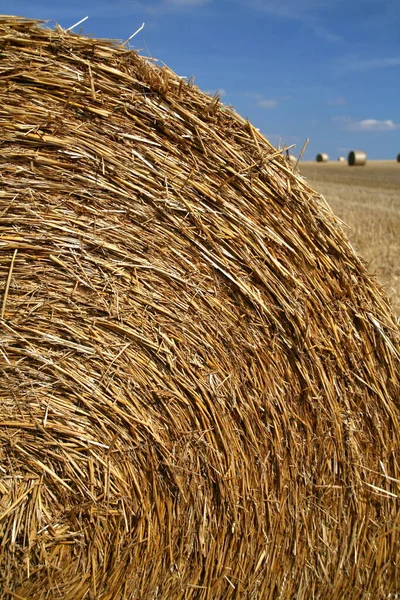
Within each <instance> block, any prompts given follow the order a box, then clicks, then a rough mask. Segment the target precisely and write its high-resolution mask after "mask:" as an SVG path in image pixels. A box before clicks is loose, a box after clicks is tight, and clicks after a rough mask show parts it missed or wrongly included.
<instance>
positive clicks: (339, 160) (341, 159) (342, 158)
mask: <svg viewBox="0 0 400 600" xmlns="http://www.w3.org/2000/svg"><path fill="white" fill-rule="evenodd" d="M338 162H346V159H345V157H344V156H338Z"/></svg>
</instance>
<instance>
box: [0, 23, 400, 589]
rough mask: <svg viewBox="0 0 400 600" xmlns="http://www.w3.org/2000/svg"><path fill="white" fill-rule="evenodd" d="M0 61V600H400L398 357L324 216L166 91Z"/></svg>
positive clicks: (230, 117) (120, 51)
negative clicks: (398, 599)
mask: <svg viewBox="0 0 400 600" xmlns="http://www.w3.org/2000/svg"><path fill="white" fill-rule="evenodd" d="M0 40H1V47H2V53H3V54H2V77H1V78H0V91H1V94H2V102H1V104H0V128H1V131H2V136H1V144H0V172H1V177H2V182H3V183H4V185H3V186H2V187H1V189H0V286H1V290H0V294H1V296H0V297H1V301H0V302H1V315H2V318H1V319H0V341H1V343H0V370H1V372H0V539H1V544H0V598H1V600H3V598H4V600H10V599H11V598H13V599H14V598H26V599H28V598H29V599H33V600H45V599H46V600H48V599H50V598H51V599H53V600H61V599H64V598H69V599H71V600H84V599H85V600H87V599H89V598H99V599H100V598H102V599H105V598H109V599H110V600H111V599H114V598H115V599H119V598H121V599H122V598H123V599H124V600H137V599H140V600H142V599H143V600H150V599H153V598H157V599H159V600H171V599H173V600H213V599H224V600H229V599H232V600H233V599H239V598H240V599H241V598H249V599H250V598H254V599H261V598H262V599H264V598H271V599H272V598H277V597H279V598H280V599H281V600H292V599H293V598H296V599H297V600H308V599H309V598H349V599H350V598H356V597H357V598H361V597H363V595H365V593H367V594H368V595H369V597H370V598H388V597H390V595H391V594H392V595H393V594H395V593H396V592H397V591H398V581H399V564H398V561H396V560H395V557H397V556H399V555H400V546H399V530H400V513H399V509H398V504H397V503H398V498H399V493H400V489H399V481H400V472H399V466H398V454H399V437H400V436H399V422H400V414H399V412H400V411H399V397H400V389H399V384H400V382H399V373H400V365H399V358H398V348H399V339H400V332H399V328H398V325H397V323H396V318H395V315H394V314H393V312H392V310H391V308H390V306H389V303H388V300H387V298H386V296H385V295H384V293H383V292H382V290H381V289H380V288H379V286H378V285H377V284H376V282H375V280H374V279H373V278H372V277H371V276H370V275H369V274H368V272H367V270H366V267H365V265H364V264H363V262H362V261H361V260H360V259H359V258H358V257H357V256H356V255H355V253H354V250H353V249H352V247H351V245H350V244H349V242H348V240H347V238H346V237H345V235H344V232H343V230H342V228H341V224H340V222H339V221H338V220H337V219H336V218H335V216H334V215H333V214H332V213H331V211H330V210H329V208H328V207H327V205H326V203H325V201H324V200H323V198H321V197H320V196H319V195H318V194H317V193H316V192H314V191H313V190H312V189H311V188H310V187H309V186H308V184H307V182H306V181H305V180H304V179H303V178H302V177H300V176H299V175H297V173H296V172H294V170H293V168H292V167H291V166H290V164H289V162H288V160H287V158H286V157H285V156H283V155H282V149H276V148H274V147H273V146H272V145H271V144H270V143H269V142H268V141H267V140H266V139H265V138H264V137H263V136H262V135H261V134H260V132H258V131H257V130H256V129H255V128H254V127H253V126H252V125H251V124H250V123H249V122H248V121H246V120H245V119H242V118H241V117H240V116H238V115H237V114H236V113H235V112H234V111H232V110H230V109H229V108H227V107H226V106H224V105H222V104H221V103H220V101H219V99H218V97H214V98H211V97H210V96H209V95H207V94H204V93H202V92H201V91H200V90H199V89H198V88H197V87H196V86H195V85H193V84H189V83H187V82H185V81H183V80H182V79H181V78H179V77H178V76H177V75H176V74H175V73H174V72H173V71H171V70H170V69H168V68H167V67H164V68H160V67H159V66H157V65H156V64H155V63H154V62H149V61H147V60H145V59H144V58H142V57H140V56H139V55H138V54H137V53H136V52H133V51H128V50H126V49H125V48H123V47H121V46H120V45H118V44H113V43H112V42H110V41H107V40H96V39H89V38H85V37H81V36H78V35H75V34H72V33H68V32H65V31H64V30H62V29H61V28H57V29H56V30H55V31H53V30H47V29H44V28H43V27H40V26H39V24H38V23H37V22H34V21H31V20H24V19H15V18H7V17H0ZM366 590H367V592H366Z"/></svg>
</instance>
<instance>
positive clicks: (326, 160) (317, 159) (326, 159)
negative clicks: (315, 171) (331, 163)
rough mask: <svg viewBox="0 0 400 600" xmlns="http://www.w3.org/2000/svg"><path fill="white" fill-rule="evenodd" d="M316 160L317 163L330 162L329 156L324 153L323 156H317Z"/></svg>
mask: <svg viewBox="0 0 400 600" xmlns="http://www.w3.org/2000/svg"><path fill="white" fill-rule="evenodd" d="M315 160H316V161H317V162H328V160H329V156H328V155H327V154H325V153H324V152H323V153H322V154H317V156H316V157H315Z"/></svg>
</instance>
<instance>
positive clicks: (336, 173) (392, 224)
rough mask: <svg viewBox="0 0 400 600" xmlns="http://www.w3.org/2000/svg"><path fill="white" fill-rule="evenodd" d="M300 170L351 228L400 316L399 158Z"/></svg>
mask: <svg viewBox="0 0 400 600" xmlns="http://www.w3.org/2000/svg"><path fill="white" fill-rule="evenodd" d="M300 171H301V173H302V175H304V176H305V177H307V181H308V182H309V184H310V185H311V186H312V187H314V188H315V189H317V190H318V191H319V192H321V194H323V195H324V196H325V198H326V200H327V201H328V203H329V204H330V206H331V207H332V210H333V211H334V213H335V214H336V215H337V216H338V217H339V218H340V219H342V220H343V221H344V222H345V223H346V224H347V225H348V226H349V229H346V233H347V235H348V236H349V238H350V241H351V242H352V244H353V246H354V248H355V249H356V251H357V252H358V253H359V254H360V255H361V256H362V257H363V259H364V260H365V261H366V262H367V263H368V265H369V270H370V271H371V272H374V273H376V275H377V278H378V281H379V282H380V283H381V284H382V285H383V286H384V288H385V291H386V293H387V294H388V295H389V297H390V298H391V301H392V303H393V306H394V308H395V310H396V312H397V314H398V315H400V165H399V164H398V163H396V161H394V160H391V161H368V163H367V164H366V166H364V167H348V166H347V164H340V163H333V162H332V163H328V164H316V163H315V162H303V163H301V164H300Z"/></svg>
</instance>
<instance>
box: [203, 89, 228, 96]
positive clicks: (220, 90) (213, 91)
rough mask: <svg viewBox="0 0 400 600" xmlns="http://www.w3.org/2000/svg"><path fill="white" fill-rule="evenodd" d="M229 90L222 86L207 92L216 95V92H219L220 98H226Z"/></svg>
mask: <svg viewBox="0 0 400 600" xmlns="http://www.w3.org/2000/svg"><path fill="white" fill-rule="evenodd" d="M227 93H228V92H227V91H226V90H224V89H223V88H220V89H218V90H207V91H206V94H208V95H209V96H215V94H218V96H219V97H220V98H224V96H226V94H227Z"/></svg>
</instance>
